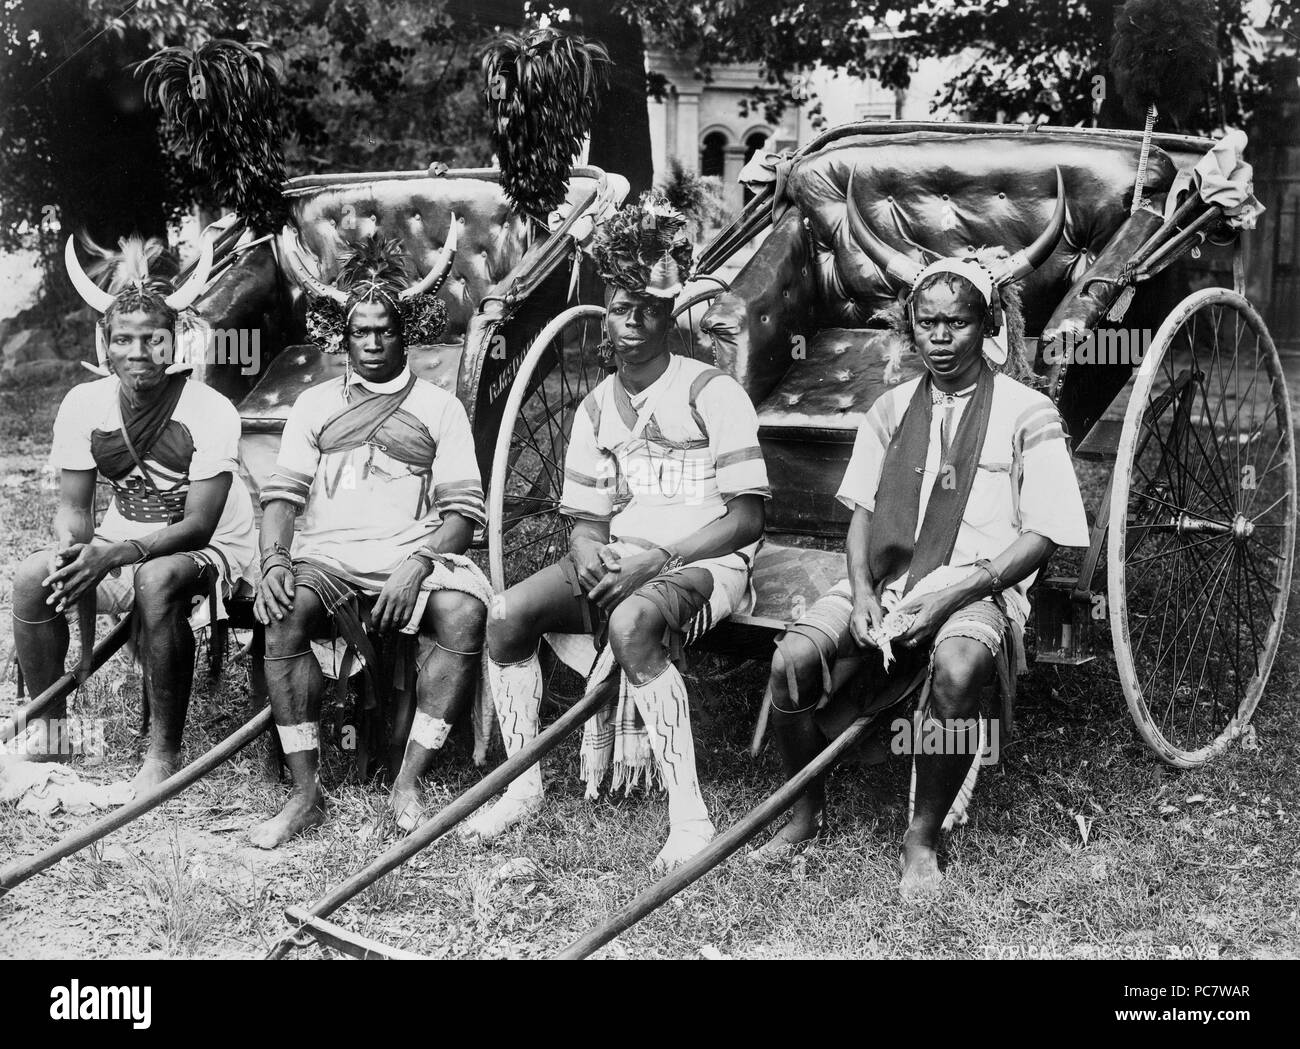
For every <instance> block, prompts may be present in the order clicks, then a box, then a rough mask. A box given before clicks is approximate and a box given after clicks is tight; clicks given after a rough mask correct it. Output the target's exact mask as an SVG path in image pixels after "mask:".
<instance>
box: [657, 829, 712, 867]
mask: <svg viewBox="0 0 1300 1049" xmlns="http://www.w3.org/2000/svg"><path fill="white" fill-rule="evenodd" d="M716 833H717V831H715V830H714V829H713V823H712V821H710V820H689V821H688V822H685V823H681V824H679V825H678V826H676V827H673V828H671V829H670V830H669V832H668V840H667V841H666V842H664V847H663V848H662V849H660V850H659V855H658V856H656V857H655V860H654V863H652V864H651V865H650V870H651V873H654V874H666V873H667V872H668V871H670V870H672V869H673V868H674V867H680V866H681V865H682V864H683V863H685V862H686V861H687V860H689V859H691V858H692V857H694V856H697V855H698V854H699V853H700V852H701V851H703V849H704V848H705V846H707V845H708V844H709V842H711V841H712V840H713V836H714V834H716Z"/></svg>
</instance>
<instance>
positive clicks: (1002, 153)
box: [701, 125, 1192, 534]
mask: <svg viewBox="0 0 1300 1049" xmlns="http://www.w3.org/2000/svg"><path fill="white" fill-rule="evenodd" d="M935 127H936V128H942V127H943V126H942V125H936V126H935ZM1138 152H1139V144H1138V142H1136V141H1134V140H1133V139H1132V138H1131V137H1129V138H1125V137H1121V136H1107V135H1095V134H1094V135H1088V134H1086V133H1084V134H1081V133H1080V132H1078V131H1072V130H1070V129H1062V130H1059V131H1043V130H1039V131H1035V132H1033V133H1026V132H1025V131H1024V129H1012V128H1007V129H1006V130H997V131H993V130H985V129H980V133H978V134H972V133H970V132H969V131H967V132H965V133H959V132H951V131H945V130H910V131H907V132H902V133H894V134H888V133H880V132H879V131H876V132H875V133H870V132H868V131H867V130H866V129H864V130H863V131H862V132H861V133H852V132H849V133H840V134H838V136H836V137H834V138H833V139H832V140H831V141H829V142H828V143H827V144H826V145H824V146H823V147H822V148H819V149H815V150H810V151H808V152H807V153H806V154H804V155H802V156H800V157H799V158H797V159H796V160H795V161H794V162H793V163H792V164H791V166H790V168H789V170H788V171H787V172H786V173H785V177H784V182H783V186H782V188H781V190H780V192H779V196H778V197H777V199H776V201H775V202H774V207H775V209H776V211H777V212H778V215H779V217H778V218H777V220H776V223H775V227H774V229H773V231H772V233H771V234H770V235H769V237H768V238H767V240H766V241H765V242H764V243H763V245H762V246H761V247H760V248H759V250H758V251H757V252H756V253H755V255H754V257H753V258H752V259H751V260H750V261H749V263H747V264H746V266H745V268H744V269H743V270H742V271H741V273H740V274H739V275H738V276H737V278H736V280H735V281H734V282H733V284H732V287H731V289H730V291H728V292H726V293H724V294H722V295H719V296H718V298H717V299H716V300H715V301H714V304H713V306H712V308H711V309H710V310H709V312H708V313H707V314H706V315H705V317H704V318H703V320H702V322H701V328H702V330H703V331H704V332H705V334H706V336H707V337H708V338H709V339H710V340H711V341H712V343H713V347H714V352H715V356H716V359H717V362H718V365H719V366H720V367H723V368H725V369H727V370H728V371H729V372H731V373H732V374H733V375H734V376H735V377H736V378H737V379H738V381H740V383H741V385H742V386H744V388H745V389H746V391H747V392H748V393H749V394H750V396H751V397H752V398H753V399H754V401H755V403H756V404H758V405H759V424H760V431H759V436H760V440H761V442H762V444H763V448H764V453H765V456H766V458H767V461H768V468H769V471H770V472H771V473H772V474H773V475H774V476H773V487H774V490H779V491H781V492H782V498H781V499H779V500H776V501H775V504H774V505H773V506H772V508H771V509H770V510H769V526H770V527H771V528H773V529H775V530H778V531H792V532H817V533H826V534H837V533H841V532H842V531H843V529H844V528H845V526H846V524H847V520H848V518H847V513H846V512H845V511H844V510H843V509H842V508H841V507H839V506H838V504H836V503H835V502H834V499H833V496H834V493H835V490H836V489H837V488H838V486H839V482H840V479H841V477H842V475H843V471H844V466H845V464H846V463H847V460H848V455H849V452H850V449H851V446H852V442H853V439H854V437H855V435H856V431H857V427H858V425H859V424H860V423H861V421H862V419H863V418H864V416H865V413H866V411H867V409H868V408H869V407H870V405H871V403H872V401H874V400H875V398H876V397H877V396H878V395H879V394H880V392H881V391H882V390H883V389H884V383H883V378H882V376H881V372H882V370H883V366H884V360H883V339H882V338H881V337H880V332H879V330H878V329H873V327H872V324H873V322H872V319H871V318H872V315H873V314H874V313H875V312H876V311H877V310H879V309H880V308H882V307H884V306H886V305H888V304H889V302H890V301H891V297H892V295H893V294H894V292H895V290H894V289H892V288H891V287H890V285H889V284H888V283H886V281H885V279H884V277H883V275H882V274H881V273H880V272H879V271H878V270H877V268H876V267H875V265H874V264H873V263H872V262H871V260H870V259H869V258H868V257H867V256H866V255H865V254H864V253H863V251H862V250H861V248H859V246H858V245H857V243H856V242H855V241H854V240H853V237H852V235H851V233H850V231H849V226H848V222H847V221H846V205H845V200H846V193H847V192H848V191H849V189H850V186H851V189H852V192H853V194H854V200H855V202H856V204H857V206H858V208H859V210H860V211H861V213H862V214H863V215H864V216H865V217H866V219H867V220H868V221H869V222H870V223H871V225H872V228H873V229H874V230H875V231H876V233H877V234H878V235H879V236H880V237H881V238H882V239H884V240H885V241H887V242H889V243H890V244H892V245H893V246H895V247H898V248H900V249H901V250H904V251H906V252H907V253H908V254H909V255H911V257H913V258H914V259H918V260H924V261H928V260H929V259H932V258H934V257H935V255H934V253H940V254H944V255H949V254H954V253H957V252H959V251H961V250H962V249H964V248H966V247H968V246H975V247H982V246H993V245H999V244H1000V245H1002V246H1004V247H1005V248H1006V249H1007V250H1008V251H1009V252H1015V251H1017V250H1019V249H1021V248H1024V247H1025V246H1027V245H1028V244H1029V243H1030V242H1031V241H1032V240H1033V239H1034V238H1035V237H1036V236H1037V235H1038V233H1039V232H1040V231H1041V230H1042V229H1043V228H1044V227H1045V226H1046V225H1047V222H1048V219H1049V217H1050V215H1051V213H1052V209H1053V206H1054V203H1055V196H1056V176H1055V169H1056V168H1057V167H1059V168H1060V170H1061V174H1062V176H1063V178H1064V182H1065V190H1066V200H1067V204H1068V211H1067V218H1066V223H1065V230H1064V233H1063V235H1062V237H1061V240H1060V242H1059V244H1058V245H1057V247H1056V249H1055V251H1054V252H1053V253H1052V255H1051V256H1050V257H1049V258H1048V259H1047V260H1046V261H1045V262H1044V263H1043V264H1042V265H1041V266H1040V267H1039V268H1038V269H1037V270H1035V271H1034V272H1033V273H1032V274H1031V275H1030V276H1029V277H1028V278H1026V280H1025V284H1024V291H1023V298H1024V307H1025V319H1026V331H1027V334H1028V335H1029V336H1030V337H1035V336H1037V335H1039V334H1040V333H1041V332H1042V331H1043V330H1044V329H1045V328H1047V327H1050V325H1051V321H1052V318H1053V315H1054V313H1056V312H1058V311H1059V310H1060V309H1061V308H1062V303H1063V301H1065V300H1067V299H1068V298H1069V297H1070V293H1071V289H1072V288H1077V287H1078V286H1079V284H1080V282H1081V278H1083V276H1084V274H1085V273H1087V272H1089V270H1090V267H1092V266H1093V264H1094V263H1095V262H1096V260H1097V258H1098V256H1099V255H1100V254H1101V253H1102V251H1103V249H1105V247H1106V245H1107V244H1108V243H1110V242H1111V241H1112V239H1114V238H1115V237H1116V234H1117V233H1118V232H1119V231H1121V230H1122V229H1123V228H1125V227H1126V224H1127V223H1128V222H1129V221H1130V220H1129V214H1128V212H1129V201H1130V200H1131V195H1132V190H1133V179H1134V174H1135V172H1136V167H1137V157H1138ZM1191 155H1192V154H1191V153H1189V156H1191ZM1183 161H1184V158H1182V157H1179V162H1180V163H1181V162H1183ZM1178 166H1179V163H1176V162H1175V160H1174V159H1173V158H1172V157H1171V156H1170V154H1169V153H1166V152H1165V151H1164V150H1162V149H1159V148H1153V149H1152V151H1151V159H1150V163H1149V166H1148V168H1147V173H1146V182H1145V187H1146V189H1145V195H1146V196H1147V197H1149V198H1151V199H1153V200H1155V201H1156V202H1157V203H1160V202H1162V201H1163V195H1164V193H1165V191H1167V189H1168V188H1169V186H1170V185H1171V184H1172V182H1173V179H1174V176H1175V174H1176V171H1177V168H1178ZM922 248H924V249H926V252H927V253H926V254H923V253H922V250H921V249H922ZM876 323H877V324H878V322H876ZM797 347H802V348H803V349H804V351H805V355H804V356H800V354H799V353H796V352H792V350H794V349H795V348H797ZM918 367H919V366H918V365H917V363H916V362H915V361H913V362H912V374H916V373H917V368H918ZM787 493H794V497H793V498H790V499H787V498H786V494H787Z"/></svg>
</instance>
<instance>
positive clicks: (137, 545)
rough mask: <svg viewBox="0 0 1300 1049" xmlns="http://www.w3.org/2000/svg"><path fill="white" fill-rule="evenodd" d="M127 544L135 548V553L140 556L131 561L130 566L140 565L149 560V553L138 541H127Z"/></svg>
mask: <svg viewBox="0 0 1300 1049" xmlns="http://www.w3.org/2000/svg"><path fill="white" fill-rule="evenodd" d="M127 542H128V543H130V544H131V545H132V546H133V547H135V552H136V553H137V554H139V555H140V556H139V557H138V558H136V559H135V560H134V561H132V562H131V564H133V565H142V564H144V563H145V562H146V561H148V560H149V551H148V550H146V549H145V548H144V544H143V543H142V542H140V540H138V539H128V540H127Z"/></svg>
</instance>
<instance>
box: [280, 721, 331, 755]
mask: <svg viewBox="0 0 1300 1049" xmlns="http://www.w3.org/2000/svg"><path fill="white" fill-rule="evenodd" d="M275 731H276V732H278V733H279V735H280V749H281V750H283V751H284V752H285V753H286V754H297V753H299V752H300V751H304V750H317V749H319V747H320V725H319V724H318V723H317V722H315V721H304V722H302V723H301V724H298V725H276V726H275Z"/></svg>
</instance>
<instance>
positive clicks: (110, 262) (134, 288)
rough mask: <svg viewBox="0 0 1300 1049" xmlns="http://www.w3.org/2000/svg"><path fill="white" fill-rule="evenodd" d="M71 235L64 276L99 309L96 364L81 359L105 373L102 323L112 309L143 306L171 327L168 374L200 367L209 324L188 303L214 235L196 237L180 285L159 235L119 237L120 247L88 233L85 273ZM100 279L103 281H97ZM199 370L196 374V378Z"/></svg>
mask: <svg viewBox="0 0 1300 1049" xmlns="http://www.w3.org/2000/svg"><path fill="white" fill-rule="evenodd" d="M76 239H77V238H75V237H69V238H68V243H67V245H66V246H65V248H64V251H63V261H64V264H65V265H66V266H67V269H68V279H69V280H71V281H72V286H73V287H74V288H76V290H77V293H78V294H79V295H80V296H81V297H82V298H83V299H85V300H86V304H87V305H88V306H90V307H91V309H93V310H95V311H96V312H97V313H100V314H102V317H101V319H100V322H99V324H97V325H96V327H95V355H96V358H97V361H98V363H97V364H91V363H89V362H88V361H82V362H81V363H82V365H83V366H84V367H86V368H88V369H89V370H90V371H92V372H94V373H95V374H96V375H108V342H107V333H106V325H107V322H108V321H109V320H110V319H111V318H112V316H113V315H114V314H118V313H127V312H133V311H136V310H144V311H146V312H149V313H157V314H160V315H162V316H163V317H165V318H167V323H168V325H169V327H170V328H171V334H172V346H171V347H169V350H170V352H171V362H170V363H169V364H168V365H167V374H168V375H172V374H175V373H176V372H179V371H194V370H196V369H198V370H201V369H202V367H203V365H204V363H205V362H206V359H207V358H206V349H207V336H208V326H207V324H206V322H204V321H203V320H202V319H201V318H199V317H198V316H197V314H195V313H194V311H193V310H192V309H191V308H190V307H191V306H193V304H194V302H195V300H196V299H197V298H198V297H199V296H200V295H201V294H202V293H203V291H204V290H205V288H206V287H207V283H208V275H209V273H210V272H211V271H212V241H211V239H210V238H208V237H204V238H203V239H202V240H201V241H200V242H199V258H198V262H197V263H195V266H194V272H193V274H191V275H190V277H189V279H188V280H186V281H185V282H184V283H183V284H181V285H180V286H179V287H177V286H175V276H176V264H175V262H173V261H172V260H171V258H170V257H169V256H168V255H167V254H166V251H167V249H166V246H165V245H164V244H163V242H162V241H161V240H159V239H158V238H157V237H151V238H150V239H149V240H145V239H143V238H142V237H123V238H122V239H121V240H119V241H118V242H117V243H118V250H117V251H113V250H112V249H110V248H101V247H100V246H99V245H98V244H96V243H95V242H94V241H92V240H91V239H90V238H89V237H88V236H85V235H84V234H83V235H82V237H81V238H80V239H81V242H82V245H83V246H84V247H85V249H86V251H87V252H89V253H90V254H91V255H92V256H93V257H94V259H95V261H94V262H93V263H92V264H91V266H90V272H89V273H87V272H86V271H85V270H83V269H82V268H81V262H80V260H79V259H78V258H77V248H76ZM96 279H99V280H101V281H102V282H103V285H104V286H103V287H101V286H100V285H99V284H98V283H96ZM201 377H202V376H201V375H200V376H199V378H201Z"/></svg>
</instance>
